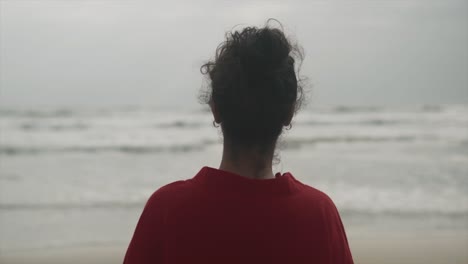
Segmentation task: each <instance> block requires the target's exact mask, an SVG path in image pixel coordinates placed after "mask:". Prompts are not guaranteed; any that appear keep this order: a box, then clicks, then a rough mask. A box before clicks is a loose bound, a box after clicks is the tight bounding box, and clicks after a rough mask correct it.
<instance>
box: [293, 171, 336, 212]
mask: <svg viewBox="0 0 468 264" xmlns="http://www.w3.org/2000/svg"><path fill="white" fill-rule="evenodd" d="M291 178H292V181H293V185H294V186H296V188H297V189H300V192H298V193H300V195H302V197H303V199H305V200H308V201H310V202H313V203H320V204H322V205H323V206H327V207H335V204H334V202H333V200H332V199H331V198H330V196H329V195H328V194H326V193H325V192H324V191H322V190H319V189H318V188H316V187H312V186H311V185H308V184H305V183H303V182H302V181H300V180H298V179H296V178H295V177H294V176H293V177H291Z"/></svg>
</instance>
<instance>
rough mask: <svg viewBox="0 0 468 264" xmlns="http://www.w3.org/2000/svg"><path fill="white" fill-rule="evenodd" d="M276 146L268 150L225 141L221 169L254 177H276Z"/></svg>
mask: <svg viewBox="0 0 468 264" xmlns="http://www.w3.org/2000/svg"><path fill="white" fill-rule="evenodd" d="M273 152H274V147H273V148H271V149H269V150H267V151H260V150H259V148H242V147H232V145H230V144H226V142H225V143H224V148H223V157H222V160H221V164H220V165H219V169H220V170H224V171H228V172H231V173H235V174H238V175H241V176H244V177H247V178H252V179H271V178H274V177H275V176H274V174H273V170H272V160H273Z"/></svg>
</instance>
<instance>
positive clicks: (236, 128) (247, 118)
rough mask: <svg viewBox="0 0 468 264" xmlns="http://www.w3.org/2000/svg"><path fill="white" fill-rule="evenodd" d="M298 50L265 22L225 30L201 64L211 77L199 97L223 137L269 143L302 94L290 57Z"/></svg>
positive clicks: (254, 143) (250, 144)
mask: <svg viewBox="0 0 468 264" xmlns="http://www.w3.org/2000/svg"><path fill="white" fill-rule="evenodd" d="M297 59H302V55H301V52H300V50H299V49H298V48H297V47H296V46H295V45H293V44H291V42H290V41H289V40H288V39H287V38H286V37H285V35H284V33H283V31H282V30H280V29H278V28H271V27H269V26H268V22H267V26H265V27H263V28H257V27H246V28H244V29H242V30H240V31H234V32H229V33H227V34H226V40H225V41H224V42H223V43H221V44H220V46H219V47H218V49H217V51H216V57H215V59H214V61H210V62H208V63H206V64H204V65H203V66H202V67H201V71H202V73H203V74H207V75H208V76H209V78H210V80H211V86H210V87H209V90H208V91H207V93H206V96H205V99H206V100H205V102H206V103H208V104H210V106H211V108H212V109H213V111H214V112H216V114H217V115H218V119H219V120H217V121H218V122H219V123H220V124H221V128H222V131H223V135H224V138H225V141H226V140H227V141H228V142H229V143H231V144H235V145H237V146H245V147H253V146H257V147H263V148H267V147H269V146H274V145H275V143H276V140H277V139H278V137H279V135H280V134H281V132H282V129H283V127H284V126H288V125H289V124H290V122H291V118H292V115H293V114H294V112H295V110H296V109H298V107H299V105H300V102H301V99H302V88H301V86H300V85H299V84H298V78H297V77H296V71H295V63H296V60H297Z"/></svg>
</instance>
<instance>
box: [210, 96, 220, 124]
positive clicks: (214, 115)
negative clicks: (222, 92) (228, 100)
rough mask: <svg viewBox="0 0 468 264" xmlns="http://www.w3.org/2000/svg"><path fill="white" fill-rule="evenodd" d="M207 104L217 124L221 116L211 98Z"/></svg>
mask: <svg viewBox="0 0 468 264" xmlns="http://www.w3.org/2000/svg"><path fill="white" fill-rule="evenodd" d="M209 106H210V109H211V113H212V114H213V118H214V121H215V122H216V123H218V124H219V123H221V117H220V115H219V111H218V109H217V108H216V106H215V104H214V103H213V100H210V103H209Z"/></svg>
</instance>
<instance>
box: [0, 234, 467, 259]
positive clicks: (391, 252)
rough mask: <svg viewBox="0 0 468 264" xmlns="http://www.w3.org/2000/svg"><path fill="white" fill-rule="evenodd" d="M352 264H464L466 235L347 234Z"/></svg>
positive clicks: (109, 252) (80, 251) (120, 253)
mask: <svg viewBox="0 0 468 264" xmlns="http://www.w3.org/2000/svg"><path fill="white" fill-rule="evenodd" d="M348 236H349V243H350V246H351V249H352V253H353V257H354V261H355V263H359V264H376V263H378V264H390V263H405V264H423V263H425V264H441V263H444V264H466V263H468V252H467V250H466V249H467V248H468V234H467V232H464V233H463V232H462V233H458V234H455V233H453V232H437V233H433V234H414V233H412V234H403V233H392V234H380V235H377V234H365V235H361V236H360V235H359V234H358V233H356V232H350V233H349V235H348ZM125 250H126V246H124V245H122V246H112V247H108V246H98V247H93V248H86V247H83V248H74V249H54V250H43V251H39V250H35V251H22V252H19V251H17V252H3V253H2V256H1V258H0V262H1V263H2V264H20V263H21V264H28V263H37V264H59V263H60V264H62V263H70V264H84V263H87V264H88V263H100V264H114V263H122V260H123V257H124V254H125Z"/></svg>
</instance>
